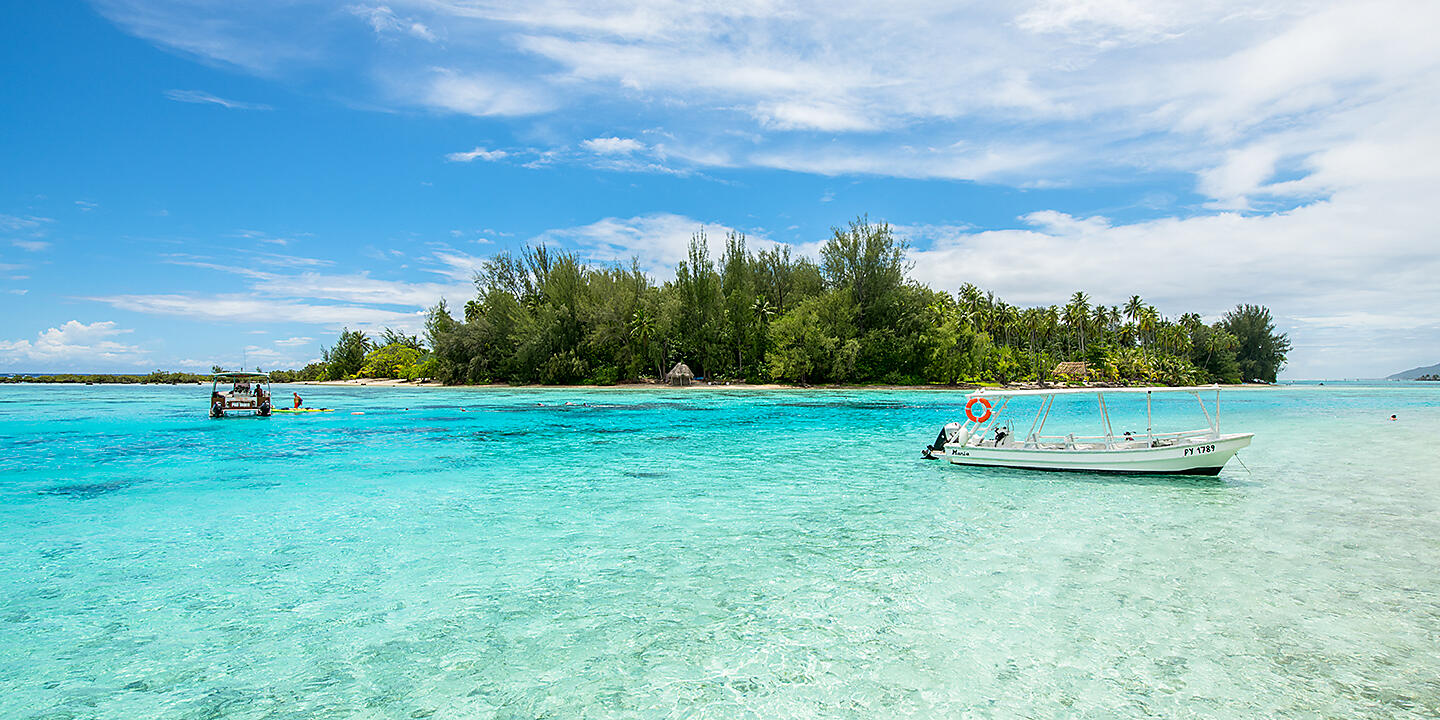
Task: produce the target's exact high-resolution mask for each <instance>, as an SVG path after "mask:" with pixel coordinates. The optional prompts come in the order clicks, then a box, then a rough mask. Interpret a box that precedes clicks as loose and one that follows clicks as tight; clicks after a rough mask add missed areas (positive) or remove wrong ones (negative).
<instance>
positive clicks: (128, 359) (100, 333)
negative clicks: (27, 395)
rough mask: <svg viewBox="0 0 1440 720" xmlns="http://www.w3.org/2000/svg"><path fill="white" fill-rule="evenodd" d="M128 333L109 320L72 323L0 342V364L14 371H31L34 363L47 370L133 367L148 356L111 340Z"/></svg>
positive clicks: (130, 346) (144, 352)
mask: <svg viewBox="0 0 1440 720" xmlns="http://www.w3.org/2000/svg"><path fill="white" fill-rule="evenodd" d="M128 332H130V331H129V330H123V329H120V328H117V327H116V326H115V323H114V322H111V321H101V322H93V323H89V324H85V323H82V322H80V321H79V320H71V321H69V322H66V323H65V324H64V325H61V326H60V327H52V328H50V329H48V330H44V331H41V332H40V333H39V334H38V335H36V337H35V339H34V340H0V363H4V364H5V365H6V366H8V367H10V368H13V369H17V370H30V369H34V367H33V366H34V364H37V363H38V364H44V365H45V366H46V367H47V368H48V367H68V368H74V367H80V366H85V367H86V369H94V370H103V369H105V368H106V367H112V366H116V365H127V366H133V365H136V364H139V363H140V362H143V361H144V360H145V359H146V358H147V356H148V353H147V352H146V351H145V350H142V349H141V348H139V347H137V346H134V345H126V344H123V343H120V342H117V341H116V340H114V339H113V338H115V337H116V336H118V335H123V334H125V333H128Z"/></svg>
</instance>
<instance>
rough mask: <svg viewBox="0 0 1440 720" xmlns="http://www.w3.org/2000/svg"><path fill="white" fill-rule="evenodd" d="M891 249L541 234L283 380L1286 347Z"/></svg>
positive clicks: (1090, 358) (1128, 358)
mask: <svg viewBox="0 0 1440 720" xmlns="http://www.w3.org/2000/svg"><path fill="white" fill-rule="evenodd" d="M907 249H908V246H907V244H906V242H905V241H904V240H903V239H900V238H898V237H896V236H895V234H894V232H893V230H892V229H891V228H890V226H888V225H886V224H884V223H880V224H872V223H870V222H868V221H867V220H866V219H865V218H863V217H862V218H859V219H857V220H855V221H853V222H851V223H849V224H848V226H846V227H843V228H834V229H833V233H832V236H831V237H830V238H829V239H828V241H827V242H826V243H825V244H824V246H823V247H822V248H821V251H820V257H819V262H814V261H812V260H810V259H808V258H805V257H802V256H799V255H796V254H794V253H793V252H792V251H791V249H790V247H789V246H786V245H777V246H774V247H767V248H765V249H761V250H759V251H758V252H752V251H751V250H750V249H749V248H748V247H747V243H746V237H745V236H744V235H743V234H741V233H734V232H732V233H729V234H727V235H726V236H725V237H724V239H723V241H722V242H720V243H719V247H718V255H717V254H714V253H712V249H711V244H710V238H709V237H708V236H707V235H706V233H705V232H704V231H703V230H702V231H701V232H698V233H696V234H695V235H694V237H693V238H692V239H691V241H690V244H689V248H688V253H687V256H686V259H685V260H684V261H682V262H681V263H679V265H678V267H677V268H676V272H675V277H674V279H673V280H669V281H666V282H663V283H656V282H654V281H653V280H651V279H650V277H649V276H648V275H646V274H645V273H644V272H642V271H641V270H640V268H639V264H638V262H634V261H632V262H631V264H630V265H629V266H628V267H626V266H597V265H592V264H587V263H585V262H583V261H582V260H581V259H580V258H579V257H578V256H576V255H575V254H574V253H570V252H566V251H560V250H556V249H554V248H550V247H547V246H545V245H538V246H534V247H526V248H523V249H521V250H520V251H518V252H517V253H512V252H501V253H499V254H497V255H495V256H494V257H492V258H490V259H489V260H488V261H486V262H485V263H484V265H483V266H482V268H481V269H480V270H479V271H478V272H477V273H476V276H475V287H476V291H477V293H476V296H475V297H474V298H472V299H471V300H469V301H468V302H466V303H465V305H464V306H463V308H456V309H454V310H452V309H451V308H450V307H449V306H448V305H447V304H446V303H444V302H443V301H442V302H441V303H440V304H438V305H436V306H435V307H433V308H431V309H430V311H429V313H428V317H427V320H426V324H425V333H424V336H425V337H424V341H422V340H421V339H420V338H419V337H414V336H405V335H404V334H403V333H398V332H395V331H392V330H386V332H385V333H384V335H382V336H381V337H380V338H378V340H376V341H372V340H371V339H370V338H369V337H367V336H366V335H365V334H363V333H360V332H358V331H353V330H349V329H346V330H345V331H344V332H342V333H341V336H340V338H339V339H338V340H337V342H336V343H335V345H333V346H331V347H327V348H325V350H324V353H323V360H322V362H320V363H316V364H314V365H312V366H310V367H307V368H306V369H304V370H301V371H296V372H295V375H296V377H295V378H293V379H317V378H318V379H338V378H346V377H409V378H414V379H418V378H422V377H423V378H434V379H438V380H440V381H443V382H445V383H448V384H477V383H513V384H528V383H540V384H612V383H617V382H626V381H635V380H639V379H642V378H647V377H649V378H663V377H664V375H665V372H666V370H667V368H668V367H670V366H671V365H672V364H673V363H676V362H679V361H683V362H685V363H687V364H688V366H689V367H690V368H692V370H693V371H694V373H695V374H696V375H697V376H698V377H701V378H706V379H709V380H727V381H729V380H735V381H746V382H783V383H799V384H823V383H886V384H957V383H981V382H1020V381H1031V382H1033V381H1042V380H1051V379H1054V378H1053V377H1052V376H1053V370H1054V369H1055V367H1056V365H1057V364H1058V363H1060V362H1063V361H1083V362H1086V363H1087V364H1088V368H1089V373H1088V378H1089V379H1091V380H1100V381H1112V382H1158V383H1166V384H1173V385H1182V384H1193V383H1202V382H1212V381H1213V382H1240V381H1249V380H1263V381H1266V382H1274V381H1275V376H1276V373H1277V372H1278V371H1279V370H1280V369H1281V368H1282V367H1283V366H1284V364H1285V357H1286V354H1287V353H1288V351H1289V349H1290V341H1289V339H1288V338H1287V337H1286V336H1285V335H1284V334H1283V333H1277V332H1276V331H1275V326H1274V320H1273V318H1272V317H1271V314H1270V311H1269V310H1268V309H1267V308H1265V307H1262V306H1257V305H1247V304H1242V305H1238V306H1236V307H1235V308H1234V309H1233V310H1231V311H1230V312H1228V313H1226V314H1225V315H1224V317H1222V318H1221V319H1220V320H1218V321H1217V322H1214V323H1210V324H1206V323H1205V322H1203V321H1202V320H1201V318H1200V316H1199V315H1197V314H1195V313H1184V314H1181V315H1179V316H1178V317H1174V318H1171V317H1167V316H1164V315H1162V314H1160V313H1159V311H1157V309H1156V308H1155V307H1154V306H1152V305H1149V304H1147V303H1146V302H1144V301H1143V300H1142V299H1141V298H1140V297H1139V296H1131V297H1130V298H1129V300H1127V301H1126V302H1125V303H1123V304H1122V305H1111V306H1107V305H1104V304H1100V303H1094V302H1092V300H1091V298H1090V297H1089V296H1088V295H1087V294H1085V293H1084V292H1076V293H1074V294H1073V295H1071V296H1070V298H1069V300H1068V302H1066V303H1065V304H1063V305H1050V306H1042V307H1020V306H1017V305H1012V304H1009V303H1006V302H1005V301H1003V300H1001V299H1000V298H997V297H996V296H995V295H994V294H993V293H990V292H985V291H983V290H981V289H980V288H978V287H976V286H974V285H972V284H969V283H966V284H963V285H961V286H959V288H958V290H957V292H955V293H953V294H952V293H951V292H948V291H946V290H934V289H931V288H929V287H926V286H924V285H922V284H920V283H919V282H917V281H915V280H913V279H911V278H910V277H909V271H910V269H911V265H910V263H909V262H908V261H907V260H906V250H907ZM302 376H303V377H302Z"/></svg>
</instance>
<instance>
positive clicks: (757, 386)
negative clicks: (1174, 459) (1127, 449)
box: [289, 378, 1277, 392]
mask: <svg viewBox="0 0 1440 720" xmlns="http://www.w3.org/2000/svg"><path fill="white" fill-rule="evenodd" d="M289 384H291V385H305V386H311V387H377V388H462V389H496V390H561V389H565V390H573V389H585V390H664V391H672V390H702V391H703V390H719V391H725V390H798V391H817V390H818V391H833V390H844V391H851V390H886V391H897V390H934V391H940V392H943V391H954V390H960V391H966V392H969V391H972V390H979V389H981V388H987V387H988V388H994V389H1001V388H1003V389H1007V390H1043V389H1064V388H1071V387H1075V388H1079V387H1085V388H1124V387H1140V386H1138V385H1125V384H1120V383H1079V384H1057V383H1010V384H1005V385H1001V384H989V385H980V384H965V383H961V384H957V385H883V384H881V385H782V384H775V383H739V382H730V383H717V384H706V383H696V384H692V385H668V384H665V383H658V382H649V383H616V384H613V385H537V384H530V385H510V384H506V383H489V384H481V385H445V384H443V383H439V382H435V381H433V380H432V381H420V382H416V381H411V380H396V379H387V378H370V379H354V380H306V381H302V382H296V383H289ZM1219 387H1221V388H1225V389H1240V388H1272V387H1277V386H1276V385H1270V384H1265V383H1241V384H1238V385H1237V384H1221V385H1219Z"/></svg>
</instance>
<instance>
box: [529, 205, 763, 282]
mask: <svg viewBox="0 0 1440 720" xmlns="http://www.w3.org/2000/svg"><path fill="white" fill-rule="evenodd" d="M702 230H703V231H704V232H705V235H706V237H707V239H708V244H709V248H710V257H711V259H716V258H718V257H719V255H720V253H721V252H723V250H724V241H725V235H726V234H727V233H729V232H732V231H735V230H736V228H732V227H729V226H726V225H721V224H718V223H705V222H702V221H700V220H696V219H694V218H690V217H686V216H684V215H676V214H673V213H654V214H651V215H640V216H636V217H631V218H615V217H609V218H605V219H603V220H597V221H595V222H593V223H590V224H588V225H581V226H578V227H572V228H563V229H558V230H550V231H547V232H545V233H542V234H541V235H539V236H537V237H536V238H535V240H534V241H535V242H537V243H540V242H543V243H551V244H557V245H560V246H562V247H567V248H572V249H575V250H576V251H577V252H578V253H579V255H580V256H581V257H583V258H585V259H588V260H592V261H597V262H619V263H622V264H627V265H628V264H629V262H630V260H631V259H632V258H634V259H637V260H638V261H639V262H640V267H641V269H642V270H644V271H645V272H647V273H650V274H651V275H653V276H655V277H657V278H659V279H661V280H664V279H668V278H670V277H673V276H674V274H675V266H676V265H678V264H679V263H680V261H682V260H684V259H685V258H686V253H687V250H688V249H689V246H690V239H691V238H692V237H693V236H694V235H695V234H696V233H698V232H700V231H702ZM746 241H747V242H746V244H747V247H748V248H749V249H750V250H751V251H752V252H753V251H756V250H760V249H763V248H768V247H771V246H773V245H775V243H774V242H772V241H771V240H769V239H768V238H765V237H763V236H760V235H751V234H747V237H746Z"/></svg>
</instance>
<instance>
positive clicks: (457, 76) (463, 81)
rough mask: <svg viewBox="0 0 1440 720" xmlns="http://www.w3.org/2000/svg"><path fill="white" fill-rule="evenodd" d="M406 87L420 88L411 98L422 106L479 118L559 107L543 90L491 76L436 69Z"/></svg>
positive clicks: (407, 83) (407, 81)
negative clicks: (414, 98)
mask: <svg viewBox="0 0 1440 720" xmlns="http://www.w3.org/2000/svg"><path fill="white" fill-rule="evenodd" d="M403 84H405V85H415V86H417V87H419V93H418V95H414V94H413V93H409V92H408V91H407V94H411V95H412V96H414V97H416V99H417V100H418V101H419V102H420V103H421V104H424V105H428V106H430V107H433V108H437V109H440V110H447V111H450V112H457V113H462V114H465V115H474V116H476V117H508V116H520V115H535V114H538V113H542V112H546V111H549V110H552V109H554V108H555V106H556V103H555V100H554V99H553V98H552V97H551V96H550V94H549V92H547V91H546V90H545V89H544V88H543V87H542V86H536V85H531V84H526V83H523V82H516V81H515V80H514V79H511V78H507V77H504V76H500V75H493V74H488V73H464V72H458V71H456V70H453V69H450V68H432V69H430V71H429V73H428V75H427V76H422V77H420V78H408V79H406V80H405V81H403Z"/></svg>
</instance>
